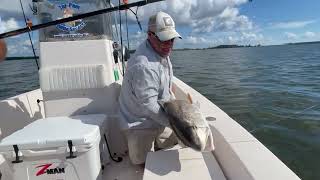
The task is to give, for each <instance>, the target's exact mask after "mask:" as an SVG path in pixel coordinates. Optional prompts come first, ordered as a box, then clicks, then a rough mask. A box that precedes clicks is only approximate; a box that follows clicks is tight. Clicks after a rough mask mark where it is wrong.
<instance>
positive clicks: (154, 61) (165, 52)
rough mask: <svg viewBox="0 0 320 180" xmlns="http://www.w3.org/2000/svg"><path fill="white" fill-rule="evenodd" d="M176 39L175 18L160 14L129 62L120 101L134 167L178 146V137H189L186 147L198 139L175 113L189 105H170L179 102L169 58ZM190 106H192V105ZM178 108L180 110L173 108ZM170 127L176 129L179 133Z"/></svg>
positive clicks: (178, 36) (151, 24)
mask: <svg viewBox="0 0 320 180" xmlns="http://www.w3.org/2000/svg"><path fill="white" fill-rule="evenodd" d="M175 38H181V36H180V35H179V34H178V33H177V31H176V30H175V23H174V21H173V19H172V18H171V17H170V15H168V14H166V13H164V12H158V13H157V14H155V15H153V16H151V17H150V18H149V22H148V32H147V40H145V41H144V42H143V43H142V44H141V45H140V46H139V47H138V48H137V50H136V52H135V54H134V55H133V56H132V57H131V58H130V59H129V61H128V64H127V69H126V73H125V77H124V79H123V82H122V88H121V93H120V98H119V103H120V124H121V127H122V129H124V132H125V134H126V138H127V141H128V149H129V157H130V160H131V162H132V163H133V164H142V165H143V164H144V163H145V160H146V157H147V153H148V152H149V151H152V150H155V149H157V148H158V149H162V148H167V147H171V146H174V145H175V144H177V138H176V135H178V134H179V136H178V138H179V139H180V137H182V136H185V137H182V138H184V139H183V140H185V142H186V141H189V142H187V144H185V143H184V144H185V145H187V146H189V147H191V145H192V144H194V143H193V142H191V141H192V140H190V138H193V137H194V136H189V134H186V133H194V132H196V131H190V130H192V129H193V128H189V127H191V126H194V123H193V124H191V125H190V124H189V125H188V124H186V123H185V122H187V121H184V119H182V121H179V120H178V121H176V120H177V118H180V117H182V118H184V116H183V115H184V113H182V116H176V114H175V113H176V112H178V111H179V110H183V109H185V108H184V106H185V105H186V104H184V103H183V104H182V106H183V108H181V107H180V106H171V105H170V104H172V103H173V104H174V103H176V101H175V100H173V99H174V95H173V93H172V91H171V88H172V77H173V74H172V65H171V61H170V58H169V55H170V53H171V51H172V47H173V44H174V40H175ZM159 102H163V103H159ZM160 104H162V105H163V106H162V107H161V105H160ZM178 104H179V103H178ZM179 105H180V104H179ZM187 106H192V105H191V104H190V103H189V105H187ZM176 107H178V108H180V109H172V108H176ZM179 113H180V111H179V112H178V114H179ZM191 113H192V112H191ZM180 114H181V113H180ZM180 120H181V119H180ZM191 121H193V120H191ZM176 123H178V125H177V124H176ZM168 127H170V128H171V127H173V128H172V129H173V130H174V132H175V133H173V132H172V130H171V129H170V128H168ZM177 127H178V128H177ZM179 127H182V128H187V129H188V130H189V131H184V130H182V129H179ZM178 131H179V132H178ZM177 132H178V133H177ZM180 132H181V133H180ZM187 136H188V137H187ZM180 140H181V139H180ZM198 144H199V143H198ZM200 146H201V143H200V145H199V146H194V147H197V148H198V149H199V150H202V149H203V148H202V147H203V145H202V146H201V147H200Z"/></svg>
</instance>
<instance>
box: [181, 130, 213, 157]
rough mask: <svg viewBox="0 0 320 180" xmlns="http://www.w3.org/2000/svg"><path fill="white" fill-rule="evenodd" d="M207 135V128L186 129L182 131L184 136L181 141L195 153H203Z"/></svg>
mask: <svg viewBox="0 0 320 180" xmlns="http://www.w3.org/2000/svg"><path fill="white" fill-rule="evenodd" d="M209 133H210V132H209V129H208V128H207V127H196V126H192V127H187V128H185V129H184V133H183V134H184V136H183V138H182V139H183V140H181V141H182V143H184V144H185V145H186V146H188V147H190V148H192V149H194V150H196V151H203V150H204V149H205V147H206V144H207V141H208V137H209Z"/></svg>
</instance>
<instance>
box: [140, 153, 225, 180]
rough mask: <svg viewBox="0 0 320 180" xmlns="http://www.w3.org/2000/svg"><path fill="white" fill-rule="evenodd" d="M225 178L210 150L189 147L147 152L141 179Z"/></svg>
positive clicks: (207, 179)
mask: <svg viewBox="0 0 320 180" xmlns="http://www.w3.org/2000/svg"><path fill="white" fill-rule="evenodd" d="M162 179H166V180H188V179H190V180H191V179H192V180H194V179H199V180H200V179H201V180H209V179H210V180H226V178H225V176H224V174H223V172H222V170H221V168H220V166H219V165H218V163H217V161H216V159H215V158H214V156H213V154H212V153H211V152H206V153H201V152H196V151H194V150H192V149H190V148H183V149H171V150H165V151H156V152H149V153H148V156H147V160H146V165H145V170H144V176H143V180H162Z"/></svg>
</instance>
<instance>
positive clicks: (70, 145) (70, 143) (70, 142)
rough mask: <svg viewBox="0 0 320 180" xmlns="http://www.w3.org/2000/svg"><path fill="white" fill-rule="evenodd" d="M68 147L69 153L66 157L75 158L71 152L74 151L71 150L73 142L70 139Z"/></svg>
mask: <svg viewBox="0 0 320 180" xmlns="http://www.w3.org/2000/svg"><path fill="white" fill-rule="evenodd" d="M68 147H69V151H70V155H69V156H67V159H73V158H76V157H77V156H76V155H74V154H73V153H74V152H73V150H72V148H73V144H72V141H71V140H68Z"/></svg>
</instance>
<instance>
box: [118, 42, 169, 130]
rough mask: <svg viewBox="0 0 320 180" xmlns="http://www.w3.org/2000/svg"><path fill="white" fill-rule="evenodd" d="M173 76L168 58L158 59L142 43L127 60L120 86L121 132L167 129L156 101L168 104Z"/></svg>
mask: <svg viewBox="0 0 320 180" xmlns="http://www.w3.org/2000/svg"><path fill="white" fill-rule="evenodd" d="M172 76H173V75H172V64H171V62H170V58H169V57H167V58H163V57H161V56H159V55H158V54H157V53H156V52H155V51H154V50H153V48H152V47H151V45H150V44H149V42H148V41H147V40H146V41H144V42H143V43H142V44H141V45H140V46H139V48H138V49H137V50H136V52H135V53H134V54H133V56H132V57H131V58H130V59H129V61H128V64H127V70H126V72H125V76H124V79H123V82H122V87H121V93H120V98H119V103H120V124H121V127H122V129H128V128H136V129H146V128H157V127H159V126H169V121H168V118H167V116H166V114H165V112H164V111H163V109H162V108H161V107H160V105H159V103H158V101H159V100H161V101H168V100H170V98H171V93H170V88H171V83H172Z"/></svg>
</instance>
